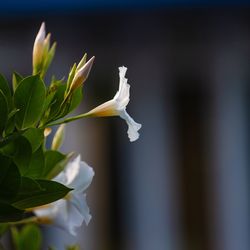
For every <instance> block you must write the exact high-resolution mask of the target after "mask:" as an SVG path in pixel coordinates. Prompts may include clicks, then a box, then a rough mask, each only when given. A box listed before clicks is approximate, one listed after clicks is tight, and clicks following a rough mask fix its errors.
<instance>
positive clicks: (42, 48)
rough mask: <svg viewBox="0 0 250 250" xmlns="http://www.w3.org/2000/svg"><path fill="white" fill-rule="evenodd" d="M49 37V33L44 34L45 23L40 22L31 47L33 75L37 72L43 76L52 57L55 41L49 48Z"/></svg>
mask: <svg viewBox="0 0 250 250" xmlns="http://www.w3.org/2000/svg"><path fill="white" fill-rule="evenodd" d="M50 37H51V34H50V33H49V34H48V35H47V36H46V31H45V23H42V25H41V27H40V30H39V32H38V34H37V36H36V39H35V43H34V47H33V75H35V74H38V73H39V74H40V76H41V77H43V76H44V75H45V73H46V71H47V69H48V67H49V65H50V63H51V61H52V59H53V57H54V54H55V48H56V43H54V44H53V45H52V47H51V48H50Z"/></svg>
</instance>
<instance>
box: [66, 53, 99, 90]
mask: <svg viewBox="0 0 250 250" xmlns="http://www.w3.org/2000/svg"><path fill="white" fill-rule="evenodd" d="M94 60H95V57H94V56H93V57H92V58H91V59H89V60H88V61H87V62H86V63H85V64H84V65H83V66H82V67H81V68H80V69H79V70H77V71H76V74H75V76H74V78H73V81H72V83H71V86H70V92H71V91H74V90H75V89H77V88H78V87H80V86H81V85H82V84H83V83H84V82H85V81H86V80H87V78H88V76H89V72H90V70H91V68H92V65H93V63H94Z"/></svg>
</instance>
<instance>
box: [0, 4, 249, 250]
mask: <svg viewBox="0 0 250 250" xmlns="http://www.w3.org/2000/svg"><path fill="white" fill-rule="evenodd" d="M189 2H190V3H189ZM233 2H235V4H233ZM241 2H242V3H244V1H241ZM192 3H195V1H194V2H191V1H179V3H178V4H175V3H174V1H169V2H166V1H163V0H157V1H154V2H153V1H150V0H147V1H140V0H137V1H132V0H131V1H126V2H125V1H124V2H123V1H112V0H107V1H105V2H103V1H101V0H95V1H90V0H85V1H80V0H79V1H78V0H72V1H66V0H61V1H59V0H58V1H49V0H46V1H29V0H25V1H22V2H18V1H17V0H16V1H14V0H11V1H8V2H7V1H6V2H3V3H1V7H0V14H1V15H0V72H1V73H3V74H4V75H5V76H6V77H7V78H8V79H11V72H13V71H14V70H15V71H18V72H19V73H21V74H23V75H25V74H30V73H31V54H32V47H33V42H34V39H35V36H36V33H37V32H38V29H39V27H40V24H41V22H42V21H45V22H46V26H47V31H48V32H51V33H52V40H54V41H57V42H58V47H57V53H56V57H55V60H54V62H53V63H52V66H51V68H50V70H49V72H48V74H47V80H49V79H50V78H51V75H52V72H53V74H55V75H56V77H57V78H61V77H63V76H67V75H68V72H69V68H70V67H71V66H72V65H73V63H74V62H78V61H79V60H80V59H81V57H82V55H83V53H85V52H87V53H88V55H89V57H91V56H93V55H95V56H96V61H95V64H94V67H93V69H92V72H91V74H90V77H89V79H88V81H87V82H86V83H85V86H84V102H83V103H82V106H81V107H80V108H79V109H78V110H76V111H75V113H76V114H78V113H80V112H85V111H88V110H89V109H91V108H93V107H95V106H97V105H99V104H101V103H102V102H104V101H107V100H109V99H111V98H112V97H113V96H114V94H115V93H116V91H117V89H118V81H119V79H118V67H119V66H122V65H124V66H127V67H128V72H127V77H128V79H129V83H130V85H131V101H130V104H129V106H128V108H127V110H128V112H129V113H130V114H131V116H132V117H133V118H134V119H135V120H136V121H137V122H139V123H142V125H143V126H142V129H141V131H140V132H141V136H140V139H139V140H138V141H136V142H134V143H130V142H129V140H128V138H127V134H126V131H127V127H126V124H125V123H124V122H123V121H122V120H121V119H119V118H111V119H107V118H105V119H104V118H98V119H86V120H80V121H76V122H74V123H71V124H70V125H68V127H67V134H66V140H65V144H64V148H63V150H64V151H65V152H69V151H76V152H79V153H80V154H81V155H82V159H83V160H84V161H86V162H87V163H88V164H89V165H91V166H92V167H93V168H94V170H95V178H94V181H93V183H92V185H91V187H90V188H89V190H88V192H87V199H88V204H89V206H90V209H91V213H92V216H93V218H92V221H91V223H90V224H89V226H88V227H86V226H83V228H82V230H80V231H79V235H78V238H77V239H75V238H73V237H70V236H68V235H67V234H66V233H64V232H62V231H60V230H55V229H53V230H52V229H48V228H46V227H44V237H45V239H46V243H45V246H44V247H45V248H44V249H47V248H46V246H47V245H48V244H50V245H54V246H57V247H58V250H62V249H64V248H63V246H64V245H65V244H70V243H75V242H80V243H81V246H82V247H81V249H87V250H249V249H250V216H249V215H250V154H249V152H250V129H249V126H250V108H249V107H250V74H249V72H250V71H249V68H250V60H249V58H250V15H249V14H250V9H249V8H243V7H241V6H240V5H239V2H237V3H236V1H229V2H227V3H226V2H223V1H221V2H218V1H217V2H215V1H214V3H213V4H211V5H209V4H206V5H205V4H204V5H202V4H201V5H200V4H197V3H198V2H197V3H196V4H194V5H192ZM245 3H247V1H245Z"/></svg>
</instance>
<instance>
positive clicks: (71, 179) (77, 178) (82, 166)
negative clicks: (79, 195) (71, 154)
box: [64, 155, 94, 192]
mask: <svg viewBox="0 0 250 250" xmlns="http://www.w3.org/2000/svg"><path fill="white" fill-rule="evenodd" d="M65 176H66V179H67V181H66V183H64V184H66V185H67V186H69V187H71V188H74V191H73V192H84V191H85V190H86V189H87V188H88V186H89V185H90V184H91V182H92V179H93V176H94V171H93V168H91V167H90V166H89V165H88V164H87V163H86V162H83V161H81V157H80V155H78V156H77V157H76V158H75V159H74V160H73V161H72V162H69V163H68V165H67V167H66V168H65Z"/></svg>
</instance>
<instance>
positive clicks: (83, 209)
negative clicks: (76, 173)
mask: <svg viewBox="0 0 250 250" xmlns="http://www.w3.org/2000/svg"><path fill="white" fill-rule="evenodd" d="M70 202H71V204H72V205H73V206H74V207H75V208H76V209H77V210H78V211H79V213H80V214H81V215H82V216H83V218H84V221H85V223H86V225H88V224H89V222H90V220H91V218H92V216H91V215H90V212H89V207H88V205H87V201H86V194H84V195H82V194H79V193H78V194H77V193H73V194H72V199H71V201H70Z"/></svg>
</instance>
